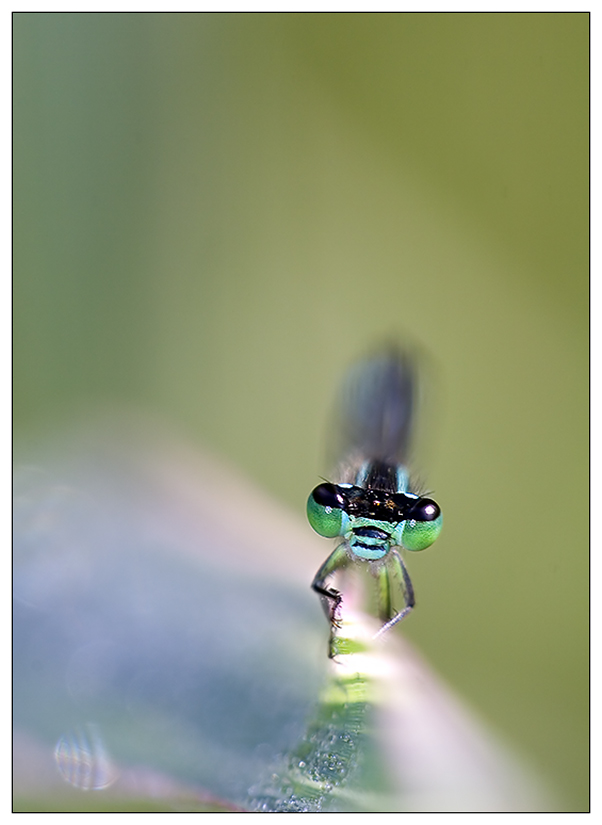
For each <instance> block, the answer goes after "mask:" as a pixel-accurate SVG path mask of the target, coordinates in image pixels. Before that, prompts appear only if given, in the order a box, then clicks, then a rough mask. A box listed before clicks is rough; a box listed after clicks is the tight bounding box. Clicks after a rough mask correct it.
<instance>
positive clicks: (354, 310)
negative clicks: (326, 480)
mask: <svg viewBox="0 0 602 825" xmlns="http://www.w3.org/2000/svg"><path fill="white" fill-rule="evenodd" d="M13 20H14V404H15V418H14V421H15V429H16V434H17V436H18V439H19V442H20V443H27V442H28V441H31V440H32V439H34V437H37V436H38V435H39V434H40V432H45V431H50V430H52V428H54V427H57V426H58V427H61V426H65V425H68V422H69V421H71V420H73V419H74V418H76V417H77V416H80V415H81V414H82V413H85V412H86V411H88V412H91V411H94V410H96V409H98V408H101V407H103V406H105V405H106V404H113V403H115V402H117V403H126V404H134V405H136V406H138V407H141V408H142V409H144V410H150V411H155V412H157V413H159V414H160V415H162V416H163V417H164V418H166V419H167V420H168V421H169V422H170V423H171V425H172V426H173V427H174V428H177V429H180V430H181V431H183V432H184V433H185V434H187V436H188V437H189V438H191V439H192V440H195V441H197V442H198V443H200V444H204V445H207V446H208V447H210V448H211V449H213V450H214V451H216V452H218V453H221V454H222V455H224V456H225V457H227V458H228V459H230V460H232V461H234V462H236V463H237V464H238V465H239V466H240V467H241V469H242V470H243V471H244V472H246V473H247V474H248V475H250V476H251V477H253V478H254V479H255V480H256V481H257V482H258V483H259V484H260V485H262V486H263V487H264V488H266V489H267V490H268V491H270V492H271V493H272V494H273V495H274V496H276V497H278V498H279V499H280V500H281V501H283V502H284V503H285V504H286V505H288V506H289V507H290V508H292V509H294V510H295V511H296V512H298V513H299V517H300V518H301V517H303V512H304V506H305V498H306V496H307V493H308V491H309V490H310V489H311V488H312V487H313V486H314V485H315V483H316V481H317V479H318V476H319V475H320V474H321V473H324V472H325V471H326V467H325V463H324V450H325V432H324V427H325V424H326V420H327V412H328V409H329V406H330V403H331V401H332V396H333V391H334V388H335V386H336V383H337V382H338V380H339V378H340V376H341V374H342V372H343V370H344V369H345V367H346V366H347V365H348V363H349V362H350V360H352V359H353V358H354V357H356V356H357V355H361V354H363V353H364V352H365V351H366V350H367V349H370V348H371V347H372V346H374V344H375V343H378V342H379V341H382V340H383V339H384V338H391V337H394V336H400V337H401V338H402V339H403V338H407V337H409V338H410V339H411V340H413V341H417V342H418V343H419V344H420V345H421V346H423V347H424V349H426V350H427V351H428V352H429V353H430V354H431V355H432V357H433V359H434V360H435V361H436V363H437V372H438V374H439V376H440V386H439V388H438V391H437V393H436V397H437V398H438V403H437V405H436V407H437V409H436V410H435V415H434V418H433V421H434V422H435V424H436V426H434V428H433V429H434V432H433V433H432V444H429V448H428V450H427V456H428V460H427V462H426V466H425V467H424V468H423V469H424V474H425V478H426V479H427V484H428V487H429V489H432V490H435V491H436V498H437V500H438V501H439V502H440V504H441V505H442V507H443V510H444V513H445V520H446V521H445V530H444V533H443V535H442V537H441V539H440V540H439V541H438V542H437V544H436V545H435V546H434V547H433V548H432V549H431V550H429V551H428V552H427V553H425V554H423V555H421V556H420V557H413V558H412V560H411V567H410V569H411V574H412V578H413V580H414V584H415V588H416V590H417V593H418V600H419V609H418V611H417V613H416V615H415V617H414V618H413V619H412V621H411V622H408V623H407V625H405V626H404V632H405V633H407V635H408V636H410V637H411V638H412V639H413V640H414V642H415V643H416V644H417V645H418V646H419V647H420V649H421V650H422V651H423V653H424V654H425V656H426V657H427V658H428V659H429V660H430V661H431V663H432V664H433V665H434V666H435V667H436V668H437V669H438V670H439V672H440V673H442V674H443V675H444V676H445V677H446V678H447V679H448V680H449V681H450V682H451V683H452V684H453V685H454V686H455V688H456V689H457V690H458V691H459V692H461V693H462V694H463V695H464V696H465V697H466V698H467V699H468V700H470V702H471V703H472V704H473V705H474V706H475V707H476V708H477V710H478V711H480V712H481V714H482V715H483V716H484V717H485V718H487V719H488V720H490V722H491V723H492V724H493V726H494V727H495V728H497V729H498V730H499V731H500V732H501V733H502V734H503V735H504V736H505V737H506V738H507V739H508V741H510V742H511V743H512V744H513V745H514V746H515V747H516V748H517V749H518V750H519V751H520V752H522V753H523V754H525V755H526V756H527V757H529V758H531V759H532V760H533V762H534V763H535V764H536V765H537V766H539V768H540V770H541V771H542V772H543V773H544V775H545V776H546V777H547V778H548V780H549V781H550V782H551V783H552V784H553V786H554V787H555V788H556V789H557V790H558V791H559V792H560V793H561V794H562V795H563V796H564V798H565V800H566V804H567V807H566V808H564V810H569V811H571V810H572V811H583V810H586V809H587V805H588V801H587V794H588V607H589V606H588V287H589V283H588V197H589V193H588V185H589V182H588V138H589V134H588V129H589V126H588V106H589V99H588V96H589V85H588V83H589V80H588V71H589V51H588V50H589V15H588V14H586V13H567V14H564V13H549V14H547V13H544V14H541V13H533V14H531V13H516V14H515V13H501V14H490V13H476V14H473V13H469V14H461V13H450V14H447V13H424V14H423V13H401V14H361V13H360V14H357V13H347V14H314V13H310V14H282V13H276V14H245V13H216V14H212V13H208V14H186V13H168V14H153V13H148V14H136V13H131V14H130V13H123V14H120V13H109V14H104V13H91V14H87V13H51V14H46V13H30V14H29V13H17V14H15V15H14V16H13ZM427 440H429V439H428V438H427ZM307 529H308V530H309V527H308V528H307ZM286 547H287V542H286V536H283V537H282V550H283V552H284V553H285V552H286ZM326 552H327V548H326V547H325V554H326Z"/></svg>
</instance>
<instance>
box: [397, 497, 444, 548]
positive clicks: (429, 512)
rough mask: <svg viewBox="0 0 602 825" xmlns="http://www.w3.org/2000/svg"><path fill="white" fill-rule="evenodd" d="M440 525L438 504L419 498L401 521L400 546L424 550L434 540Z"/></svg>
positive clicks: (439, 530)
mask: <svg viewBox="0 0 602 825" xmlns="http://www.w3.org/2000/svg"><path fill="white" fill-rule="evenodd" d="M442 525H443V515H442V514H441V510H440V509H439V505H438V504H436V503H435V502H434V501H432V500H431V499H428V498H423V499H419V500H418V501H417V502H416V506H415V508H414V509H413V510H412V512H410V513H409V514H408V519H407V521H405V522H404V523H403V530H402V532H401V546H402V547H405V549H406V550H425V549H426V548H427V547H430V546H431V544H432V543H433V542H434V541H435V539H436V538H437V536H438V535H439V533H440V532H441V527H442Z"/></svg>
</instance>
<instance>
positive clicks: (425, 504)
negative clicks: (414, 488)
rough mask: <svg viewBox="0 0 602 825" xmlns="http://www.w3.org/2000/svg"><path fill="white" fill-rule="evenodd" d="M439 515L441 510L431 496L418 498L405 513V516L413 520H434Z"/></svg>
mask: <svg viewBox="0 0 602 825" xmlns="http://www.w3.org/2000/svg"><path fill="white" fill-rule="evenodd" d="M440 515H441V510H440V508H439V505H438V504H437V502H436V501H433V500H432V499H431V498H419V499H418V500H417V501H416V504H414V505H413V506H412V507H411V508H410V510H409V512H408V513H407V514H406V518H407V519H414V520H415V521H436V520H437V519H438V518H439V516H440Z"/></svg>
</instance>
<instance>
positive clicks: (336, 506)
mask: <svg viewBox="0 0 602 825" xmlns="http://www.w3.org/2000/svg"><path fill="white" fill-rule="evenodd" d="M344 506H345V499H344V498H343V496H342V495H341V493H340V491H339V490H338V489H337V487H336V486H335V485H334V484H320V485H319V486H318V487H316V489H315V490H314V491H313V492H312V493H311V495H310V497H309V498H308V499H307V519H308V521H309V523H310V524H311V526H312V527H313V529H314V530H315V531H316V533H318V534H319V535H320V536H324V537H325V538H327V539H332V538H334V537H335V536H342V535H343V534H344V533H346V532H347V528H348V526H349V516H348V515H347V513H346V512H345V511H344V510H343V507H344Z"/></svg>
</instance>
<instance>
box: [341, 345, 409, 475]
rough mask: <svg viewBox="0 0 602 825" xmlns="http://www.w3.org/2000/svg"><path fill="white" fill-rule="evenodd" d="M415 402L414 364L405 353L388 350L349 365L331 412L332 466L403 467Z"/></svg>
mask: <svg viewBox="0 0 602 825" xmlns="http://www.w3.org/2000/svg"><path fill="white" fill-rule="evenodd" d="M416 398H417V369H416V362H415V357H414V356H413V355H411V354H410V353H408V352H407V351H403V350H398V349H395V348H392V347H391V348H388V349H386V350H383V351H381V352H380V353H378V354H376V355H375V356H373V357H371V358H368V359H366V360H363V361H360V362H359V363H358V364H356V365H354V366H353V367H352V368H351V369H350V370H349V372H348V374H347V376H346V379H345V381H344V384H343V387H342V389H341V392H340V395H339V398H338V400H337V406H336V410H335V414H336V423H335V449H336V456H334V458H335V459H336V460H337V462H340V461H345V462H347V464H348V465H350V464H353V465H357V464H358V463H361V462H362V461H365V460H366V459H378V460H380V461H383V462H386V463H389V464H406V463H407V462H408V459H409V453H410V449H411V440H412V429H413V423H414V410H415V405H416ZM343 474H345V470H343ZM345 480H350V479H345Z"/></svg>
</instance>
